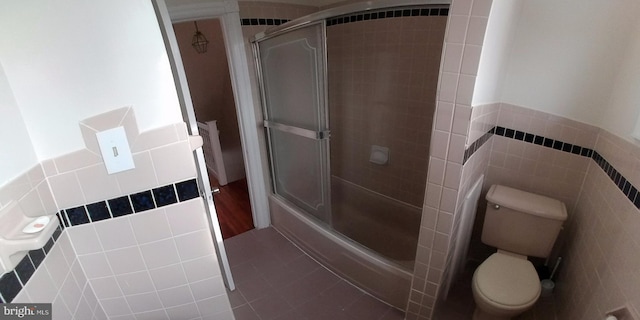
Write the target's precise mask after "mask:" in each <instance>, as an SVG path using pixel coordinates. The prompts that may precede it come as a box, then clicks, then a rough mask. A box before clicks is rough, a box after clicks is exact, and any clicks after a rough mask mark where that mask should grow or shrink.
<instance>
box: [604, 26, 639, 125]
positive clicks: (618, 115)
mask: <svg viewBox="0 0 640 320" xmlns="http://www.w3.org/2000/svg"><path fill="white" fill-rule="evenodd" d="M629 33H630V34H631V36H632V39H631V40H630V45H629V47H628V48H627V50H626V51H625V56H624V58H623V59H622V63H621V64H620V68H619V71H618V74H617V77H616V78H615V81H614V85H613V90H612V92H611V98H610V100H609V103H608V105H607V109H606V112H604V113H603V115H602V123H601V127H602V128H603V129H606V130H608V131H609V132H612V133H615V134H617V135H619V136H621V137H624V138H628V137H629V134H630V133H631V132H632V131H633V130H634V125H635V124H636V119H638V116H639V115H640V23H637V26H636V28H635V30H631V31H629ZM635 130H636V132H637V133H638V135H637V136H639V137H640V127H636V128H635Z"/></svg>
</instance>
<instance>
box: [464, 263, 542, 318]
mask: <svg viewBox="0 0 640 320" xmlns="http://www.w3.org/2000/svg"><path fill="white" fill-rule="evenodd" d="M473 287H474V289H475V290H476V291H477V292H476V293H477V294H479V295H480V296H481V297H483V298H484V300H485V302H487V303H490V304H492V305H494V307H496V308H499V309H519V308H521V307H527V306H531V305H533V304H534V303H535V302H536V301H537V300H538V297H539V296H540V290H541V288H540V280H539V278H538V274H537V273H536V269H535V268H534V267H533V264H531V262H530V261H528V260H527V259H526V257H524V256H517V255H513V254H509V253H506V252H497V253H494V254H492V255H491V256H490V257H489V258H487V260H485V261H484V262H483V263H482V264H480V266H479V267H478V268H477V269H476V271H475V273H474V275H473Z"/></svg>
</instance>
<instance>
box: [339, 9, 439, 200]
mask: <svg viewBox="0 0 640 320" xmlns="http://www.w3.org/2000/svg"><path fill="white" fill-rule="evenodd" d="M448 10H449V9H448V7H443V8H431V9H419V8H414V9H412V10H411V9H404V10H389V11H387V10H382V11H376V10H374V11H371V12H367V13H366V14H357V15H349V16H343V17H336V18H333V19H330V20H328V21H327V25H328V27H327V54H328V66H329V68H328V77H329V113H330V115H331V116H330V121H331V174H332V175H335V176H337V177H340V178H342V179H345V180H347V181H350V182H352V183H355V184H357V185H360V186H362V187H364V188H366V189H369V190H372V191H374V192H377V193H381V194H384V195H387V196H389V197H392V198H394V199H398V200H400V201H403V202H405V203H409V204H412V205H414V206H422V201H423V198H424V190H425V184H424V182H425V181H426V177H427V166H428V162H429V159H428V155H429V141H430V139H431V127H432V122H433V114H434V111H435V101H436V87H437V81H438V79H437V74H438V68H439V67H440V57H441V55H442V44H443V38H444V30H445V26H446V22H447V14H448ZM373 145H378V146H382V147H386V148H389V162H388V164H386V165H378V164H373V163H371V162H369V156H370V152H371V147H372V146H373Z"/></svg>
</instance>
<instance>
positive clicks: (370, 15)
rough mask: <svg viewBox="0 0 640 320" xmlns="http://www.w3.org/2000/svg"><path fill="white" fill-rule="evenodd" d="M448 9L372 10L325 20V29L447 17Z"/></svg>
mask: <svg viewBox="0 0 640 320" xmlns="http://www.w3.org/2000/svg"><path fill="white" fill-rule="evenodd" d="M448 15H449V7H448V6H447V7H429V8H424V7H421V8H395V9H390V10H389V9H383V10H372V11H367V12H358V13H355V14H349V15H344V16H339V17H335V18H330V19H327V27H329V26H333V25H337V24H345V23H352V22H360V21H367V20H378V19H389V18H401V17H427V16H440V17H442V16H444V17H446V16H448Z"/></svg>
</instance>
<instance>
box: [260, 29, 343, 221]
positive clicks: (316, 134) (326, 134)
mask: <svg viewBox="0 0 640 320" xmlns="http://www.w3.org/2000/svg"><path fill="white" fill-rule="evenodd" d="M314 24H319V25H320V30H321V31H322V32H321V42H322V51H323V54H322V56H321V57H320V59H322V66H323V68H322V70H318V72H319V73H318V75H319V76H320V78H321V79H322V89H323V90H322V92H318V94H319V95H320V94H321V95H322V98H323V99H322V101H323V102H324V103H323V104H322V106H320V108H322V111H321V112H319V113H320V114H321V115H323V117H322V119H321V120H322V122H323V126H324V128H326V129H325V130H318V131H314V130H308V129H304V128H300V127H295V126H290V125H285V124H282V123H278V122H274V121H270V120H269V116H268V115H269V113H268V110H267V97H266V95H265V92H266V90H265V80H264V75H263V72H262V67H261V66H262V60H261V58H260V48H259V43H260V42H261V41H264V40H268V39H271V38H274V37H277V36H279V35H283V34H286V33H289V32H292V31H296V30H299V29H302V28H306V27H309V26H312V25H314ZM261 34H262V35H263V36H261V37H260V38H259V39H257V38H256V39H254V40H252V41H251V47H252V49H253V57H254V60H255V65H256V73H257V80H258V86H259V89H260V99H261V103H262V112H263V126H264V128H265V130H267V131H268V130H269V129H274V130H279V131H282V132H287V133H291V134H294V135H297V136H300V137H305V138H308V139H313V140H326V148H325V149H326V152H325V157H324V159H322V161H321V164H322V166H323V170H322V171H323V172H326V173H327V174H326V176H325V177H324V179H323V180H322V181H320V182H321V183H322V185H323V188H322V189H323V190H326V191H327V192H325V193H323V197H324V198H325V199H326V200H325V201H323V203H325V204H326V206H327V209H326V211H327V214H326V216H325V217H324V219H325V220H323V219H321V220H323V222H324V223H326V224H328V225H330V224H331V189H330V188H331V187H330V183H331V167H330V166H331V165H330V163H331V161H330V158H331V148H330V146H329V139H330V137H331V131H330V129H329V92H328V91H329V87H328V84H329V80H328V71H327V26H326V21H325V20H316V21H310V22H305V23H301V24H297V25H295V26H292V27H289V28H285V29H282V30H279V31H278V32H272V33H270V34H269V35H268V36H264V33H261ZM319 118H320V117H319ZM265 135H266V138H267V148H268V150H269V152H268V156H269V166H270V170H271V187H272V188H273V194H275V195H276V196H278V197H279V198H281V199H282V200H284V201H288V200H287V199H285V198H284V197H282V196H281V195H279V194H277V193H276V190H277V188H276V177H275V173H276V170H275V167H274V162H275V160H274V157H273V152H272V145H273V144H272V142H273V141H272V138H271V135H270V134H269V133H268V132H267V134H265Z"/></svg>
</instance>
